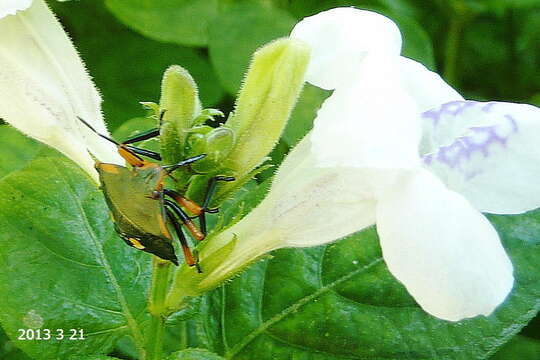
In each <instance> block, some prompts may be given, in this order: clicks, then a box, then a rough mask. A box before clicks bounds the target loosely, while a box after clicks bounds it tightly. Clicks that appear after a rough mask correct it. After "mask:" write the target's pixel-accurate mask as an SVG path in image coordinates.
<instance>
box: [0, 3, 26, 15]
mask: <svg viewBox="0 0 540 360" xmlns="http://www.w3.org/2000/svg"><path fill="white" fill-rule="evenodd" d="M30 5H32V0H2V2H1V3H0V19H1V18H3V17H4V16H6V15H15V14H16V13H17V11H21V10H26V9H28V8H29V7H30Z"/></svg>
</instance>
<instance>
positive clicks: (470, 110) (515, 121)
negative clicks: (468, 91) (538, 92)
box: [422, 101, 540, 214]
mask: <svg viewBox="0 0 540 360" xmlns="http://www.w3.org/2000/svg"><path fill="white" fill-rule="evenodd" d="M423 121H424V130H425V133H424V138H423V142H422V150H423V162H424V165H425V167H427V168H428V169H430V170H431V171H433V172H434V173H436V174H437V175H439V176H440V177H441V179H442V180H443V181H444V182H445V183H446V185H447V186H448V187H449V188H450V189H452V190H455V191H457V192H460V193H461V194H463V195H464V196H465V197H466V198H467V199H469V200H470V201H471V202H472V203H473V204H474V205H475V206H476V207H477V208H478V209H479V210H481V211H484V212H490V213H497V214H515V213H522V212H525V211H528V210H532V209H535V208H538V207H540V186H538V178H539V177H540V109H539V108H537V107H535V106H531V105H525V104H512V103H502V102H488V103H485V102H475V101H456V102H451V103H447V104H444V105H443V106H441V107H440V108H438V109H435V110H431V111H428V112H426V113H424V114H423ZM426 150H427V151H426Z"/></svg>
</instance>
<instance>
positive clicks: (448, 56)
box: [443, 12, 464, 86]
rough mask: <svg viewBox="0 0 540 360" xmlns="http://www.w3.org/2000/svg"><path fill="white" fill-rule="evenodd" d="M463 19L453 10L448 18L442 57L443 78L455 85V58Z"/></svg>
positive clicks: (456, 58) (456, 57)
mask: <svg viewBox="0 0 540 360" xmlns="http://www.w3.org/2000/svg"><path fill="white" fill-rule="evenodd" d="M463 25H464V21H463V18H462V17H461V16H460V15H459V13H457V12H454V13H453V14H452V17H451V18H450V24H449V29H448V37H447V38H446V49H445V57H444V71H443V74H444V78H445V79H446V81H448V82H449V83H450V84H452V85H454V86H457V85H458V84H457V76H456V73H457V60H458V53H459V43H460V41H461V32H462V30H463Z"/></svg>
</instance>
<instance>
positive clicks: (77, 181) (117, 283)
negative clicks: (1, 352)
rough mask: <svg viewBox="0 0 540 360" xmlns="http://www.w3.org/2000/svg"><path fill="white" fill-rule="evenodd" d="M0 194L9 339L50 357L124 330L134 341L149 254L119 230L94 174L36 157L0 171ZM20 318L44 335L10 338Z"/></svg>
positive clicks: (96, 350)
mask: <svg viewBox="0 0 540 360" xmlns="http://www.w3.org/2000/svg"><path fill="white" fill-rule="evenodd" d="M0 194H2V202H1V203H0V228H1V229H2V231H1V232H0V293H1V294H2V297H0V322H1V323H2V326H3V327H4V329H5V331H6V332H7V334H8V335H9V336H10V337H11V339H12V340H13V341H14V343H15V345H16V346H17V347H20V348H21V349H23V350H24V351H25V352H26V353H28V354H29V355H30V356H32V357H36V358H39V359H58V358H66V357H67V356H68V355H86V354H100V353H101V354H103V353H107V352H108V351H109V350H110V349H111V348H112V346H113V344H114V342H115V341H116V340H117V339H118V338H119V337H121V336H123V335H126V334H129V335H131V336H133V337H134V338H135V339H136V342H137V343H139V344H141V343H142V341H143V340H142V334H141V333H142V329H141V322H142V321H144V319H145V314H146V301H145V300H146V289H147V286H148V281H149V271H150V269H149V265H150V257H149V256H148V254H145V253H142V252H138V251H135V250H134V249H132V248H130V247H128V246H126V245H125V244H124V243H123V241H122V240H120V239H119V238H118V236H117V234H116V233H115V231H114V229H113V226H112V222H111V220H110V217H109V211H108V208H107V205H106V204H105V201H104V198H103V195H102V193H101V191H100V190H98V189H97V187H96V184H94V183H93V182H92V181H91V180H90V179H89V178H88V176H87V175H86V174H85V173H84V172H83V171H82V170H81V169H80V168H79V167H77V166H76V165H74V164H73V163H72V162H70V161H68V160H67V159H65V158H60V157H56V158H54V157H53V158H48V157H47V158H45V157H44V158H38V159H36V160H34V161H32V162H31V163H29V164H28V165H27V166H26V167H25V168H24V169H22V170H20V171H17V172H12V173H10V174H9V175H7V176H5V177H4V178H2V179H1V180H0ZM27 328H32V329H39V328H40V329H42V331H44V330H43V329H49V330H50V331H51V336H52V339H51V340H48V341H31V340H16V339H17V337H18V335H19V330H18V329H27ZM57 329H62V330H63V332H64V335H65V336H66V337H67V338H64V339H62V340H60V339H56V335H57V334H58V333H59V332H60V330H57ZM70 329H82V331H83V332H84V337H85V340H69V335H70V334H71V330H70Z"/></svg>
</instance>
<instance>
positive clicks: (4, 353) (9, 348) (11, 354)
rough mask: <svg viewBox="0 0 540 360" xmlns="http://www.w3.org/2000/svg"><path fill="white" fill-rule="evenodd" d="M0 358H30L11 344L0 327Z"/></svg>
mask: <svg viewBox="0 0 540 360" xmlns="http://www.w3.org/2000/svg"><path fill="white" fill-rule="evenodd" d="M0 359H9V360H30V358H29V357H28V356H26V355H25V354H24V353H23V352H22V351H21V350H19V349H17V348H16V347H15V345H13V342H11V341H10V340H9V338H8V337H7V335H6V334H5V333H4V331H3V330H2V329H0Z"/></svg>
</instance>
